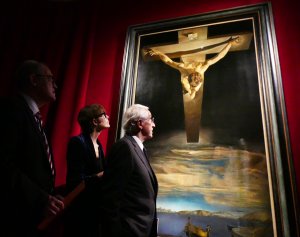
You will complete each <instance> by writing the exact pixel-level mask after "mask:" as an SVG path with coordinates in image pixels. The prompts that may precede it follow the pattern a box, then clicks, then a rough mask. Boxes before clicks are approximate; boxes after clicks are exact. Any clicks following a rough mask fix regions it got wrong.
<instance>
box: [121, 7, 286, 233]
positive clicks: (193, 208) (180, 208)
mask: <svg viewBox="0 0 300 237" xmlns="http://www.w3.org/2000/svg"><path fill="white" fill-rule="evenodd" d="M258 8H259V7H258ZM259 9H260V8H259ZM245 11H246V12H247V13H246V14H245V15H243V14H241V15H240V14H237V15H236V16H235V15H234V14H233V12H234V11H229V12H228V16H226V14H223V13H214V14H213V15H214V16H216V18H214V17H213V18H211V17H210V14H208V19H206V18H205V16H204V17H202V16H199V17H187V18H183V19H178V20H176V19H175V20H169V21H163V22H158V23H149V24H145V25H137V26H132V27H130V28H129V30H128V35H127V46H126V47H125V57H124V64H123V72H122V73H123V78H122V84H121V89H122V93H121V97H120V101H121V106H120V111H119V117H120V119H119V120H120V121H122V112H123V111H124V109H125V108H126V107H128V106H129V105H131V104H133V103H137V104H143V105H146V106H148V107H149V108H150V110H151V112H152V115H153V116H154V117H155V128H154V131H153V136H154V137H153V139H151V140H149V141H147V144H146V146H147V150H148V153H150V157H151V160H150V162H151V165H152V167H153V170H154V172H155V173H156V176H157V179H158V183H159V192H158V197H157V211H158V218H159V221H158V235H159V236H160V237H190V236H196V237H197V236H209V237H232V236H253V237H281V236H288V235H287V234H286V233H284V234H282V233H281V232H280V231H281V230H279V229H278V228H277V226H276V223H279V222H281V219H278V218H277V217H278V214H277V213H276V208H274V207H275V206H276V203H279V201H278V200H279V199H280V197H281V196H276V195H275V194H274V187H273V183H276V184H277V183H278V184H280V180H279V181H278V180H276V177H277V176H276V177H275V176H274V173H276V171H274V170H273V169H274V166H272V165H270V163H272V164H273V163H274V159H275V158H274V157H280V156H279V155H278V154H274V152H275V153H276V152H277V151H278V149H276V147H275V144H273V143H272V141H273V139H271V138H270V135H272V134H273V133H274V134H273V135H272V138H274V137H275V138H276V134H279V133H276V134H275V132H276V128H275V127H272V126H273V124H272V123H270V122H268V121H267V120H268V119H269V117H271V118H272V119H273V117H274V116H275V115H274V114H273V113H272V112H270V110H268V108H270V107H271V106H273V105H274V104H275V102H277V101H279V99H277V100H273V99H272V95H274V93H273V94H272V93H271V89H272V88H269V87H268V86H270V85H271V84H270V81H272V80H273V78H275V77H270V75H271V74H272V72H276V70H270V67H268V65H270V62H269V63H268V60H269V59H270V57H267V56H268V55H270V54H269V51H268V50H269V47H268V44H267V42H268V40H270V39H271V38H272V37H270V36H269V35H268V36H267V35H266V32H269V31H268V30H266V29H265V30H262V29H263V27H266V26H268V24H266V23H264V24H262V25H261V23H262V22H264V21H265V20H266V19H267V18H260V17H261V16H262V15H263V14H262V13H260V14H257V13H256V12H255V11H252V10H251V11H250V12H248V11H247V10H245ZM237 12H239V11H237ZM264 13H266V11H265V9H264ZM273 55H274V54H273ZM275 61H276V60H274V62H275ZM274 84H276V83H274ZM282 117H283V116H282ZM273 121H275V119H273ZM120 124H121V123H120ZM119 132H120V134H121V135H122V129H120V130H119ZM275 140H276V139H275ZM274 180H276V181H274ZM276 188H278V187H277V186H276ZM281 194H282V192H281ZM281 194H280V195H281ZM286 229H287V228H285V230H286Z"/></svg>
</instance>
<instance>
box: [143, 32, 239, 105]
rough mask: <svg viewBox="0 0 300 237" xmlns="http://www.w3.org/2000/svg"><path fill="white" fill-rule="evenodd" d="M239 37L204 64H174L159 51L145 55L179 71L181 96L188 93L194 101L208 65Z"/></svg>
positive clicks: (221, 55)
mask: <svg viewBox="0 0 300 237" xmlns="http://www.w3.org/2000/svg"><path fill="white" fill-rule="evenodd" d="M238 39H239V37H230V38H229V39H228V40H226V41H225V42H224V43H226V46H225V47H224V48H223V49H222V50H221V51H220V53H218V54H217V55H216V56H214V57H212V58H210V59H207V60H205V61H204V62H198V61H194V62H175V61H173V60H172V59H171V58H169V57H168V56H167V55H165V54H163V53H161V52H160V51H158V50H156V49H153V48H150V49H148V50H147V52H146V54H149V55H150V56H158V57H159V58H160V59H161V60H162V61H163V62H164V63H166V64H167V65H169V66H171V67H172V68H175V69H177V70H179V72H180V73H181V84H182V87H183V94H186V93H188V94H189V95H190V97H191V99H194V97H195V94H196V92H197V91H198V90H199V89H200V88H201V86H202V84H203V81H204V73H205V71H206V70H207V69H208V68H209V66H210V65H213V64H215V63H216V62H218V61H219V60H220V59H222V58H223V57H224V56H225V55H226V54H227V53H228V51H229V49H230V47H231V46H232V44H233V43H236V44H237V43H238V42H239V40H238Z"/></svg>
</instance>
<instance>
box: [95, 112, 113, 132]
mask: <svg viewBox="0 0 300 237" xmlns="http://www.w3.org/2000/svg"><path fill="white" fill-rule="evenodd" d="M94 124H95V125H96V126H95V129H96V131H97V132H100V131H101V130H103V129H105V128H109V127H110V124H109V116H108V115H107V114H106V113H102V114H101V115H100V116H99V117H98V118H96V119H94Z"/></svg>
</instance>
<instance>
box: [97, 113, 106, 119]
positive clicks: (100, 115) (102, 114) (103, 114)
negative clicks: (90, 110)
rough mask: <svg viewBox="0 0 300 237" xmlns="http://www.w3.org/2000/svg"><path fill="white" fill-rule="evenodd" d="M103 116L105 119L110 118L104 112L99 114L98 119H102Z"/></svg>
mask: <svg viewBox="0 0 300 237" xmlns="http://www.w3.org/2000/svg"><path fill="white" fill-rule="evenodd" d="M102 116H104V117H105V118H107V117H108V115H107V114H106V113H105V112H103V113H101V114H99V116H98V118H99V117H102Z"/></svg>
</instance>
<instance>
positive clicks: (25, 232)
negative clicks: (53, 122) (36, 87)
mask: <svg viewBox="0 0 300 237" xmlns="http://www.w3.org/2000/svg"><path fill="white" fill-rule="evenodd" d="M0 108H1V111H2V113H1V116H0V132H1V136H0V137H1V142H0V165H1V172H0V177H1V179H0V182H1V187H0V188H1V195H0V196H1V197H0V200H1V211H0V213H1V214H0V215H1V216H2V218H1V222H0V223H1V224H0V233H1V232H2V233H3V232H4V233H5V232H9V233H5V235H2V234H1V236H17V235H18V236H30V235H31V236H35V230H34V229H35V227H36V225H37V224H38V223H39V222H40V221H41V218H42V212H43V210H44V208H45V206H46V203H47V202H48V194H50V193H52V192H53V189H54V177H53V175H52V173H51V168H50V164H49V161H48V158H47V153H46V150H45V147H44V143H43V137H42V135H41V133H40V131H39V128H38V125H37V123H36V120H35V118H34V116H33V113H32V111H31V110H30V108H29V107H28V105H27V103H26V101H25V100H24V99H23V97H17V98H15V99H9V100H7V99H3V100H1V106H0ZM2 225H3V226H2Z"/></svg>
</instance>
